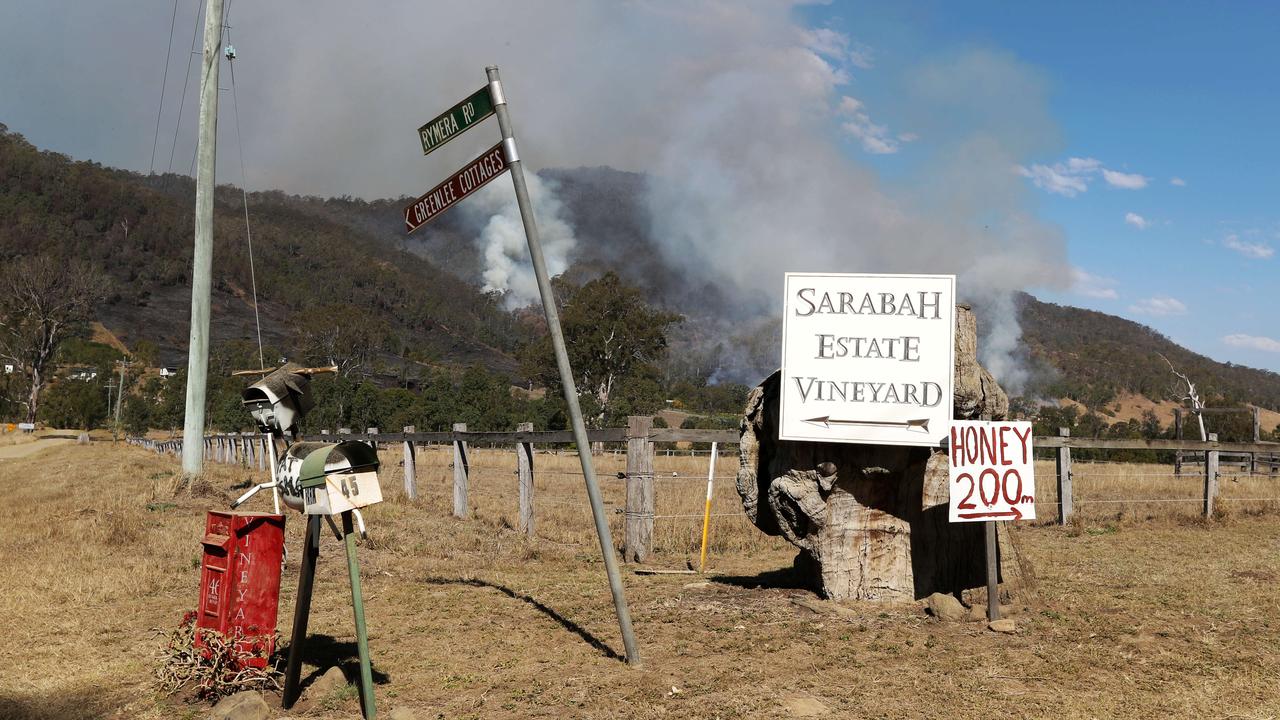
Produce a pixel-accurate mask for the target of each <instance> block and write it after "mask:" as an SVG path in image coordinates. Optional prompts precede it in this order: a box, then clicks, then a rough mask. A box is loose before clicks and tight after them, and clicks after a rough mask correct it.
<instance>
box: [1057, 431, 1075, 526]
mask: <svg viewBox="0 0 1280 720" xmlns="http://www.w3.org/2000/svg"><path fill="white" fill-rule="evenodd" d="M1058 436H1059V437H1063V438H1069V437H1071V428H1058ZM1073 501H1074V498H1073V496H1072V490H1071V448H1069V447H1067V446H1065V445H1064V446H1062V447H1060V448H1058V524H1059V525H1066V524H1067V523H1068V522H1071V512H1072V505H1073Z"/></svg>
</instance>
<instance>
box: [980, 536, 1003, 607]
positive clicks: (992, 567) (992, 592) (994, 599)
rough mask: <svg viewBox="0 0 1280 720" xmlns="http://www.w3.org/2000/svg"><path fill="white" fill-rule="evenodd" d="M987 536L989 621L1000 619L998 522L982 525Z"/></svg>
mask: <svg viewBox="0 0 1280 720" xmlns="http://www.w3.org/2000/svg"><path fill="white" fill-rule="evenodd" d="M982 524H983V525H984V526H985V527H984V528H983V529H984V530H985V531H986V534H987V619H988V620H999V619H1000V559H999V557H998V556H997V552H996V522H995V520H988V521H986V522H984V523H982Z"/></svg>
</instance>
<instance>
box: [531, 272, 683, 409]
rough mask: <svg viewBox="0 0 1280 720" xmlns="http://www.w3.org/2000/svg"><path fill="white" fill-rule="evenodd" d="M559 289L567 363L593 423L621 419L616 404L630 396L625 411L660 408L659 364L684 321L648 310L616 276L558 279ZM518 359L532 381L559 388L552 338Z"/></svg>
mask: <svg viewBox="0 0 1280 720" xmlns="http://www.w3.org/2000/svg"><path fill="white" fill-rule="evenodd" d="M556 285H557V287H556V290H557V294H558V295H561V296H563V298H564V299H563V302H562V305H563V310H562V311H561V314H560V323H561V326H562V327H563V329H564V336H565V344H566V346H567V348H568V351H569V363H570V364H571V365H572V366H573V372H574V376H575V377H574V382H575V384H576V385H577V386H578V393H579V397H580V398H581V400H582V402H583V405H584V408H583V412H584V414H587V413H589V417H590V418H591V419H592V424H593V425H594V426H596V427H601V426H603V425H604V424H606V421H608V420H613V419H617V417H618V414H619V411H620V410H621V408H620V407H619V402H618V400H619V398H620V397H621V396H624V395H630V397H628V398H627V402H626V403H625V404H626V405H627V408H626V412H630V413H639V414H643V413H648V412H652V411H653V410H654V409H656V407H657V406H658V405H660V404H661V402H662V395H661V392H660V388H659V385H658V383H657V379H658V378H659V377H660V375H659V372H658V369H657V367H656V364H657V362H658V361H659V360H661V359H662V357H663V355H664V353H665V352H666V350H667V330H668V328H669V327H670V326H671V325H674V324H676V323H679V322H682V321H683V318H682V317H681V316H680V315H676V314H673V313H668V312H665V311H662V310H658V309H656V308H652V307H650V306H649V305H648V304H646V303H645V301H644V298H643V295H642V294H641V292H640V291H639V290H638V289H636V288H634V287H630V286H628V285H626V284H624V283H623V282H622V280H620V279H619V278H618V276H617V275H616V274H614V273H612V272H609V273H605V274H604V275H603V276H601V277H599V278H597V279H595V280H591V281H590V282H587V283H585V284H583V285H581V286H577V287H574V286H572V285H569V284H567V283H565V282H563V281H561V280H559V279H557V281H556ZM520 358H521V362H522V366H523V368H524V371H525V373H526V374H527V375H528V376H529V377H532V378H534V379H535V380H538V381H540V382H541V383H543V384H545V385H546V386H547V387H548V388H552V389H553V391H558V390H559V387H560V379H559V374H558V372H557V370H556V364H555V358H554V356H553V354H552V349H551V341H550V338H549V337H547V336H545V335H544V336H543V337H541V338H539V339H537V340H535V341H533V342H531V343H529V344H527V345H526V346H525V347H523V348H522V349H521V352H520ZM628 384H631V385H632V387H630V388H628V387H627V386H628ZM639 386H644V387H645V388H648V389H649V392H648V393H647V396H645V397H637V396H636V395H635V391H636V390H637V389H640V387H639ZM588 400H589V401H590V402H588ZM586 406H590V410H588V408H587V407H586Z"/></svg>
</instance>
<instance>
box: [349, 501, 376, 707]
mask: <svg viewBox="0 0 1280 720" xmlns="http://www.w3.org/2000/svg"><path fill="white" fill-rule="evenodd" d="M342 541H343V543H344V544H345V545H346V546H347V575H349V576H350V577H351V608H352V610H353V611H354V613H355V616H356V650H357V652H358V653H359V655H360V708H361V710H363V711H364V716H365V718H366V719H367V720H373V719H374V718H375V717H377V715H378V710H377V708H376V707H375V706H374V704H373V667H372V666H371V664H370V662H369V631H368V629H367V628H366V627H365V624H364V595H363V593H361V592H360V564H359V562H358V561H357V560H356V534H355V530H354V528H352V523H351V512H350V511H348V512H344V513H342Z"/></svg>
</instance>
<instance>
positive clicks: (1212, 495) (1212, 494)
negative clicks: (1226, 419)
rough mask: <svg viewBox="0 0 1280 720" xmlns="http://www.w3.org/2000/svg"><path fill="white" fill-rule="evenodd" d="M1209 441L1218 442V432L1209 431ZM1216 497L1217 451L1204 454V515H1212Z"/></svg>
mask: <svg viewBox="0 0 1280 720" xmlns="http://www.w3.org/2000/svg"><path fill="white" fill-rule="evenodd" d="M1209 442H1218V433H1209ZM1217 497H1218V451H1217V450H1206V451H1205V454H1204V516H1205V517H1206V518H1209V517H1213V503H1214V501H1215V500H1216V499H1217Z"/></svg>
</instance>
